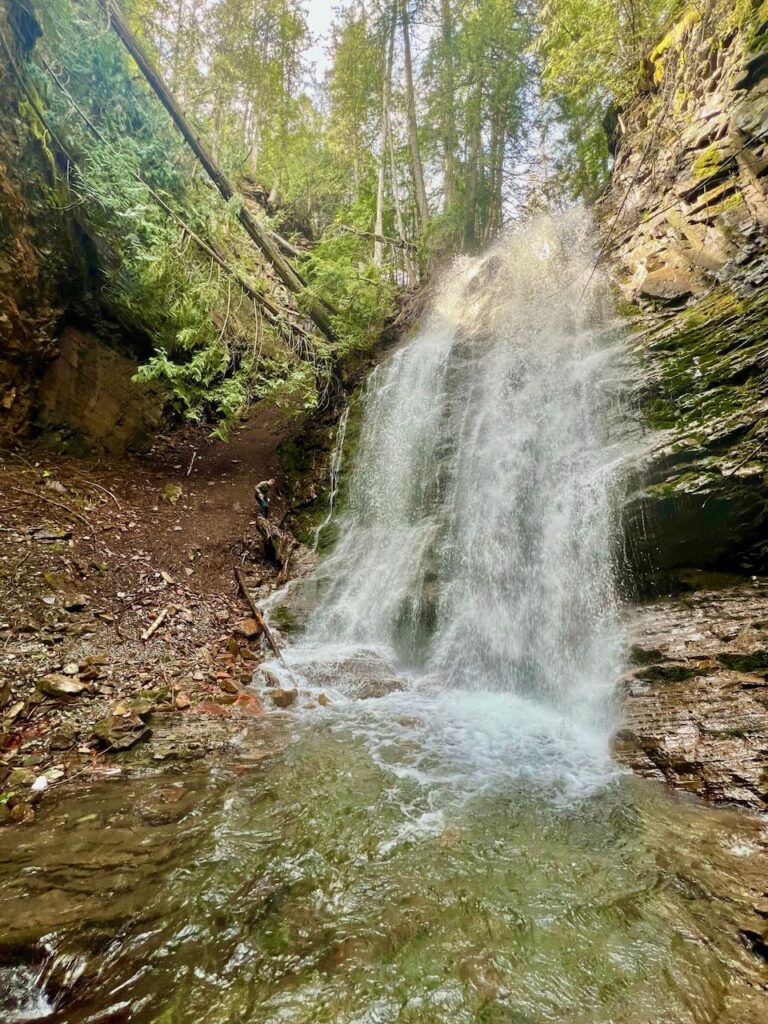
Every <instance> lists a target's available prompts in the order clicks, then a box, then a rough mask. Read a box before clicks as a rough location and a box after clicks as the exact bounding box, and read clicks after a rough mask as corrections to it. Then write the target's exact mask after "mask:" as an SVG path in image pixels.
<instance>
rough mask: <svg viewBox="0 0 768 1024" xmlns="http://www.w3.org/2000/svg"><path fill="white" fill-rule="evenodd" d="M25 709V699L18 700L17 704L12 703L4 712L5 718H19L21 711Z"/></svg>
mask: <svg viewBox="0 0 768 1024" xmlns="http://www.w3.org/2000/svg"><path fill="white" fill-rule="evenodd" d="M23 710H24V701H23V700H17V701H16V703H15V704H12V705H11V706H10V707H9V708H8V710H7V711H6V712H5V713H4V714H3V718H6V719H8V721H9V722H12V721H13V720H14V719H15V718H18V717H19V715H20V714H21V712H22V711H23Z"/></svg>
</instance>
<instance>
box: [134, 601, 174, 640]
mask: <svg viewBox="0 0 768 1024" xmlns="http://www.w3.org/2000/svg"><path fill="white" fill-rule="evenodd" d="M169 611H170V609H169V607H168V606H167V605H166V606H165V608H163V610H162V611H161V612H160V614H159V615H158V616H157V618H156V619H155V621H154V622H153V623H152V625H151V626H149V627H148V628H147V629H145V630H144V632H143V633H142V634H141V639H142V640H149V638H150V637H151V636H153V635H154V634H155V633H156V632H157V631H158V629H160V627H161V626H162V624H163V623H164V622H165V620H166V618H167V617H168V612H169Z"/></svg>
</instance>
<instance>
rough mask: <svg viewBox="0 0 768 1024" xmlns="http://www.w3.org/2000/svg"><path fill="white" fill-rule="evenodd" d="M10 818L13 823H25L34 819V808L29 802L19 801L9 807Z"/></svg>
mask: <svg viewBox="0 0 768 1024" xmlns="http://www.w3.org/2000/svg"><path fill="white" fill-rule="evenodd" d="M10 819H11V821H12V822H14V823H15V824H17V825H19V824H22V823H24V824H26V823H28V822H30V821H34V820H35V809H34V807H32V805H31V804H28V803H25V802H24V801H21V802H20V803H18V804H14V806H13V807H12V808H11V812H10Z"/></svg>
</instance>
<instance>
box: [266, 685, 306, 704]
mask: <svg viewBox="0 0 768 1024" xmlns="http://www.w3.org/2000/svg"><path fill="white" fill-rule="evenodd" d="M269 695H270V697H271V698H272V703H273V704H274V705H275V707H278V708H289V707H290V706H291V704H293V702H294V701H295V700H296V698H297V697H298V695H299V691H298V690H297V689H295V688H294V689H293V690H280V689H272V690H270V694H269Z"/></svg>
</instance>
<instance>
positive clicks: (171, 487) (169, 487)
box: [163, 484, 184, 505]
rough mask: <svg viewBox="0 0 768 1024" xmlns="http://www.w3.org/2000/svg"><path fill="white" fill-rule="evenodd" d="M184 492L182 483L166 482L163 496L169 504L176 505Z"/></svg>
mask: <svg viewBox="0 0 768 1024" xmlns="http://www.w3.org/2000/svg"><path fill="white" fill-rule="evenodd" d="M183 493H184V492H183V490H182V488H181V485H180V484H166V485H165V487H164V488H163V498H164V499H165V500H166V501H167V502H168V504H169V505H175V504H176V503H177V502H178V500H179V498H180V497H181V496H182V494H183Z"/></svg>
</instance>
